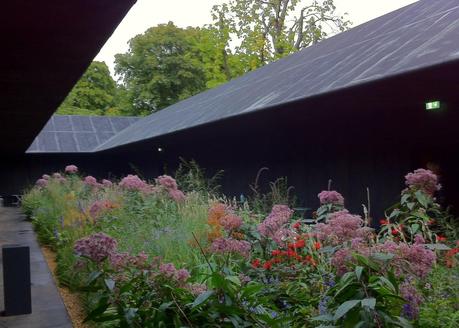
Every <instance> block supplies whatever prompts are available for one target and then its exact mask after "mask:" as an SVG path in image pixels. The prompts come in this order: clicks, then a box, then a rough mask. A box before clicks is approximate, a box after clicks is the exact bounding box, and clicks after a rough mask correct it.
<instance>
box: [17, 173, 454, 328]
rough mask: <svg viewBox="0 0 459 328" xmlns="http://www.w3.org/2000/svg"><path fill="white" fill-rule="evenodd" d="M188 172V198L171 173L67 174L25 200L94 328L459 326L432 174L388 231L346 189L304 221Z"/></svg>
mask: <svg viewBox="0 0 459 328" xmlns="http://www.w3.org/2000/svg"><path fill="white" fill-rule="evenodd" d="M193 169H194V170H196V167H194V168H193ZM181 175H182V176H187V177H188V180H187V181H186V187H185V190H186V192H184V191H182V190H181V188H180V180H179V181H178V182H177V181H176V180H175V179H174V178H173V177H170V176H166V175H163V176H159V177H157V178H156V179H154V180H153V181H146V180H144V179H142V178H141V177H139V176H137V175H128V176H126V177H124V178H122V179H120V180H119V181H113V180H108V179H104V180H100V181H99V180H97V179H96V178H94V177H92V176H83V175H81V174H80V173H79V172H78V168H77V167H76V166H74V165H69V166H67V167H66V168H65V170H64V171H63V172H58V173H54V174H51V175H43V177H41V178H40V179H39V180H38V181H37V182H36V185H35V186H33V187H32V188H30V190H28V191H27V192H26V193H25V195H24V197H23V210H24V212H25V213H26V214H27V215H28V216H29V217H30V218H31V219H32V221H33V223H34V226H35V229H36V232H37V235H38V237H39V240H40V241H41V242H42V243H43V244H45V245H47V246H49V247H51V248H52V249H53V250H54V251H55V252H56V254H57V264H58V266H57V275H58V278H59V281H60V283H61V284H63V285H66V286H68V287H69V288H70V289H71V290H73V291H74V292H76V293H79V294H80V295H81V301H82V303H83V304H84V306H85V308H86V310H87V318H86V321H87V322H88V323H89V324H90V325H94V326H97V327H99V326H102V327H457V326H459V305H458V304H459V283H458V281H459V267H458V254H459V251H458V250H459V242H458V241H457V240H456V239H455V238H456V236H457V235H458V231H457V228H458V223H457V220H456V219H455V218H454V217H452V215H451V214H450V213H448V211H446V210H445V209H444V208H442V207H441V206H440V205H439V204H438V203H437V202H436V199H435V194H436V192H437V191H438V190H439V189H440V188H441V186H440V184H439V183H438V177H437V176H436V175H435V174H433V173H432V172H431V171H429V170H424V169H419V170H416V171H414V172H412V173H409V174H408V175H407V176H406V177H405V179H406V186H407V188H406V189H405V190H403V191H402V193H401V197H400V202H399V203H397V204H394V205H393V206H392V207H391V208H389V209H388V210H387V213H386V214H387V215H386V216H385V217H384V218H381V219H380V220H379V222H380V227H371V226H369V225H368V222H370V220H367V219H366V218H367V213H365V217H364V218H362V217H361V216H360V215H358V213H350V212H349V211H348V210H347V209H346V206H345V204H346V202H345V198H344V197H343V195H341V194H340V193H339V192H337V191H333V190H325V191H321V192H320V193H319V194H318V198H319V201H320V208H319V209H317V211H316V216H315V218H316V220H315V223H314V224H306V220H305V218H303V217H301V216H300V215H299V214H298V213H296V212H295V210H294V209H293V208H291V207H290V204H288V203H287V202H286V203H282V202H280V203H278V204H270V205H269V210H268V211H266V213H260V209H262V208H266V207H267V206H266V204H261V203H260V200H262V199H264V198H263V197H260V196H259V195H258V197H257V199H256V200H257V202H256V204H255V203H252V202H251V201H250V200H249V201H244V202H243V203H241V202H235V201H229V200H227V199H225V198H224V197H222V196H221V195H220V196H217V195H216V194H215V193H214V192H213V191H211V190H208V189H206V188H203V187H202V186H205V185H206V184H205V183H200V184H199V188H197V189H196V190H193V188H192V185H193V184H192V181H191V182H190V179H189V176H190V175H186V174H185V173H184V172H181ZM195 176H196V174H195ZM286 190H287V193H288V188H286ZM278 199H289V197H288V195H287V197H281V195H279V197H278ZM376 221H377V220H376ZM308 222H310V221H308Z"/></svg>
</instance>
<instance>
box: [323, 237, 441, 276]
mask: <svg viewBox="0 0 459 328" xmlns="http://www.w3.org/2000/svg"><path fill="white" fill-rule="evenodd" d="M353 253H358V254H361V255H363V256H366V257H368V256H370V254H374V253H386V254H393V255H394V257H393V258H392V259H391V260H390V266H391V267H392V268H393V269H394V270H395V273H396V274H397V275H399V276H401V275H407V276H416V277H419V278H425V277H426V276H427V275H428V274H429V273H430V271H431V270H432V267H433V265H434V263H435V260H436V256H435V253H434V252H433V251H431V250H429V249H427V248H426V247H425V245H424V244H420V243H417V244H413V245H409V244H406V243H399V244H397V243H395V242H393V241H386V242H385V243H384V244H378V245H375V246H372V247H370V246H368V244H366V243H364V242H363V240H362V239H361V238H356V239H354V240H352V242H351V245H350V247H346V248H342V249H340V250H338V251H337V252H335V254H334V255H333V258H332V261H331V263H332V265H333V266H334V267H335V268H336V270H337V274H338V275H343V274H344V273H346V272H347V271H349V270H350V269H351V268H350V267H349V264H350V263H352V262H354V259H353V257H352V254H353Z"/></svg>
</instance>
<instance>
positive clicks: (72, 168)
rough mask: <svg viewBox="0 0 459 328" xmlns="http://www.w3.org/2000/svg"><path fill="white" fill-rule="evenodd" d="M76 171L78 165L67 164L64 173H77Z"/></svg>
mask: <svg viewBox="0 0 459 328" xmlns="http://www.w3.org/2000/svg"><path fill="white" fill-rule="evenodd" d="M77 172H78V167H77V166H75V165H67V166H66V167H65V173H77Z"/></svg>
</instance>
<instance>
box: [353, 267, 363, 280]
mask: <svg viewBox="0 0 459 328" xmlns="http://www.w3.org/2000/svg"><path fill="white" fill-rule="evenodd" d="M362 272H363V267H361V266H357V267H356V268H355V276H356V277H357V280H360V277H361V276H362Z"/></svg>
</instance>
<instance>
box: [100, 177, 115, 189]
mask: <svg viewBox="0 0 459 328" xmlns="http://www.w3.org/2000/svg"><path fill="white" fill-rule="evenodd" d="M102 185H103V186H104V187H105V188H110V187H111V186H112V185H113V182H111V181H110V180H107V179H103V180H102Z"/></svg>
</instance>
